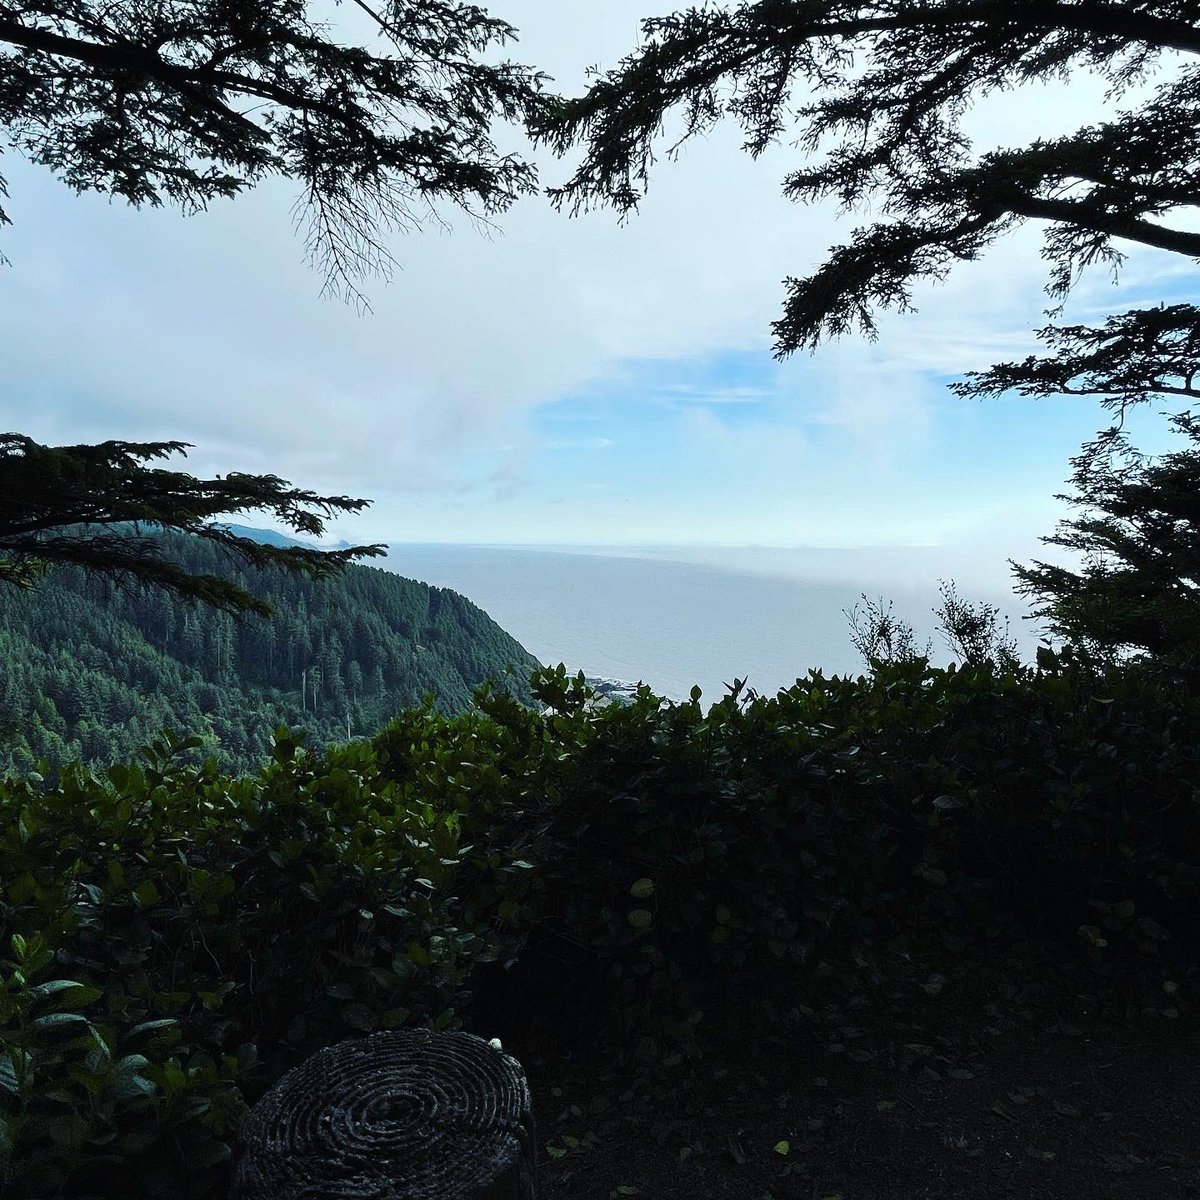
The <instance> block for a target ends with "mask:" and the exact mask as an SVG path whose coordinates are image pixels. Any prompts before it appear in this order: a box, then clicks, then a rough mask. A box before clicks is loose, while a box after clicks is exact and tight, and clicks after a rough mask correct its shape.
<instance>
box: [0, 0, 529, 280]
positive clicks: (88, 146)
mask: <svg viewBox="0 0 1200 1200" xmlns="http://www.w3.org/2000/svg"><path fill="white" fill-rule="evenodd" d="M513 33H514V30H513V29H512V28H511V27H510V26H509V25H507V24H506V23H505V22H503V21H500V20H497V19H495V18H494V17H490V16H488V14H487V13H486V12H485V11H484V10H483V9H482V8H479V7H477V6H476V5H473V4H467V3H461V2H460V0H384V2H383V3H382V4H381V5H375V4H373V3H368V2H367V0H353V3H352V4H350V5H346V6H344V7H343V9H342V10H341V11H340V12H339V11H338V10H337V9H336V8H330V7H328V6H323V5H318V4H316V3H312V2H308V0H255V2H254V3H252V4H251V3H241V2H237V0H235V2H233V3H229V2H227V0H158V2H156V3H153V4H144V3H139V2H138V0H111V2H107V0H106V2H104V3H101V2H100V0H31V2H24V3H20V4H16V5H13V4H8V3H0V129H3V130H4V131H6V133H7V136H8V140H9V142H10V143H11V144H12V145H13V146H14V147H15V148H16V149H17V150H18V152H20V153H21V154H23V155H24V156H25V157H26V158H29V159H30V160H32V161H33V162H35V163H40V164H42V165H44V166H46V167H48V168H49V169H50V170H51V171H53V172H54V173H55V174H56V175H57V176H58V177H59V178H60V179H61V180H62V181H63V182H64V183H66V184H67V185H68V186H69V187H72V188H74V189H75V191H77V192H84V191H99V192H104V193H107V194H109V195H112V196H119V197H121V198H123V199H124V200H127V201H128V202H129V203H131V204H134V205H143V204H149V205H161V204H164V203H171V204H175V205H178V206H179V207H180V208H182V209H183V210H184V211H187V212H194V211H196V210H198V209H203V208H205V207H206V206H207V205H208V204H209V202H210V201H212V200H214V199H218V198H221V197H229V196H236V195H237V194H238V193H240V192H242V191H244V190H245V189H246V188H249V187H252V186H253V185H255V184H256V183H259V182H261V181H262V180H263V179H266V178H268V177H271V176H277V177H282V178H284V179H288V180H291V181H292V182H293V183H295V184H296V185H297V188H298V192H299V196H298V200H297V207H296V216H297V218H298V221H299V223H300V224H301V225H302V226H303V227H304V229H305V232H306V237H307V249H308V253H309V256H310V258H311V259H312V260H313V261H314V263H315V264H316V265H318V266H319V267H320V268H321V269H322V270H323V272H324V274H325V278H326V280H327V281H328V283H329V284H330V285H331V286H332V287H333V288H334V289H335V290H339V291H342V292H345V293H347V294H349V295H352V296H357V297H359V298H361V295H360V293H359V290H358V283H359V281H360V280H361V278H362V277H363V276H364V274H371V273H375V272H382V273H384V274H387V273H388V272H389V271H390V269H391V267H392V265H393V259H392V253H391V251H390V249H389V247H388V244H387V237H388V235H389V234H390V233H392V232H395V231H401V230H407V229H412V228H415V227H418V226H419V225H420V224H421V222H422V221H423V220H425V219H428V218H430V217H432V218H434V219H435V220H436V219H438V218H437V212H436V209H435V208H434V205H435V203H436V202H438V201H446V202H448V203H450V204H451V205H453V206H456V207H457V208H459V209H460V210H463V211H465V212H467V213H468V214H470V215H471V216H473V217H476V218H479V219H482V220H486V219H487V218H488V216H489V215H490V214H494V213H497V212H500V211H502V210H503V209H504V208H506V207H507V206H508V205H509V204H510V203H511V202H512V201H513V199H514V198H515V197H516V196H518V195H520V194H521V193H522V192H529V191H531V190H533V187H534V173H533V169H532V167H531V166H530V165H529V164H528V163H526V162H524V161H523V160H522V159H521V158H520V157H519V156H516V155H513V154H510V153H507V152H505V151H503V150H501V149H500V148H499V147H498V146H497V144H496V141H495V140H494V137H493V122H494V121H496V120H497V119H499V120H520V119H522V118H524V117H525V115H526V114H527V113H529V112H530V111H532V109H533V108H534V107H535V106H536V105H537V103H538V102H539V91H540V86H541V82H542V77H541V76H540V75H539V74H538V73H536V72H534V71H532V70H531V69H530V68H528V67H524V66H520V65H518V64H515V63H513V62H510V61H506V60H500V59H498V58H496V57H495V55H494V50H495V48H496V47H498V46H500V45H503V43H505V42H506V41H508V40H509V39H510V38H511V37H512V36H513ZM4 194H5V192H4V183H3V180H2V179H0V199H3V196H4ZM6 220H7V218H6V216H5V214H4V211H3V209H2V208H0V223H3V222H5V221H6Z"/></svg>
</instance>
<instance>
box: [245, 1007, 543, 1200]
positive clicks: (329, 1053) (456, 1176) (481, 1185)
mask: <svg viewBox="0 0 1200 1200" xmlns="http://www.w3.org/2000/svg"><path fill="white" fill-rule="evenodd" d="M497 1046H498V1043H497V1044H495V1045H493V1044H491V1043H489V1042H485V1041H484V1040H483V1039H482V1038H478V1037H475V1036H474V1035H472V1034H469V1033H437V1032H434V1031H431V1030H427V1029H398V1030H391V1031H388V1032H385V1033H377V1034H373V1035H372V1036H370V1037H366V1038H356V1039H353V1040H351V1041H346V1042H340V1043H339V1044H338V1045H336V1046H330V1047H328V1048H326V1049H325V1050H321V1051H319V1052H318V1053H317V1054H314V1055H313V1056H312V1057H311V1058H309V1059H308V1060H306V1061H305V1062H303V1063H301V1064H300V1066H298V1067H296V1068H295V1070H293V1071H290V1072H289V1073H288V1074H287V1075H285V1076H284V1077H283V1078H282V1079H280V1080H279V1082H278V1083H276V1084H275V1086H274V1087H273V1088H271V1090H270V1091H269V1092H267V1093H266V1094H265V1095H264V1096H263V1097H262V1099H261V1100H259V1102H258V1103H257V1104H256V1105H255V1106H254V1108H253V1109H252V1110H251V1112H250V1115H249V1117H248V1118H247V1121H246V1124H245V1126H244V1127H243V1141H244V1149H243V1152H242V1156H241V1159H240V1161H239V1162H238V1165H237V1170H236V1173H235V1177H234V1186H233V1200H335V1198H336V1200H536V1196H537V1180H536V1152H537V1140H536V1134H535V1129H534V1120H533V1103H532V1100H531V1097H530V1094H529V1086H528V1084H527V1083H526V1081H525V1073H524V1071H523V1070H522V1068H521V1064H520V1063H519V1062H517V1061H516V1059H514V1058H511V1057H510V1056H509V1055H507V1054H505V1053H503V1051H501V1050H500V1049H498V1048H497Z"/></svg>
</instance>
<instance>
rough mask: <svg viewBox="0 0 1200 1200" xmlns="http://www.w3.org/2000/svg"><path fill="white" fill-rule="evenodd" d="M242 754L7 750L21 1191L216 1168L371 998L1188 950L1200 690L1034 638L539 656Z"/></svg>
mask: <svg viewBox="0 0 1200 1200" xmlns="http://www.w3.org/2000/svg"><path fill="white" fill-rule="evenodd" d="M533 687H534V691H535V694H536V695H537V697H538V699H539V700H540V702H541V704H542V706H543V711H541V712H537V711H533V710H530V709H528V708H525V707H523V706H522V705H520V704H518V703H516V702H515V701H514V700H512V699H511V698H510V697H508V696H506V695H503V694H498V693H495V692H493V691H491V690H488V689H483V690H481V691H480V692H479V693H478V694H477V708H476V710H475V711H473V712H471V713H468V714H465V715H463V716H459V717H454V718H448V717H444V716H441V715H439V714H438V713H436V712H434V711H433V710H432V708H430V707H428V706H427V707H425V708H422V709H415V710H409V711H406V712H404V713H402V714H400V716H399V717H397V719H396V720H395V721H394V722H393V723H392V724H391V725H390V726H389V727H388V728H386V729H385V730H384V731H383V732H382V733H381V734H380V735H379V736H378V737H377V738H376V739H374V741H373V743H356V744H353V745H349V746H345V747H341V748H338V749H334V750H331V751H328V752H327V753H325V754H324V755H321V756H317V755H312V754H309V753H307V752H305V751H304V750H303V749H302V747H301V745H300V743H299V739H297V738H295V737H293V736H292V735H290V734H288V733H287V732H286V731H283V730H280V731H278V732H277V734H276V739H275V747H274V752H273V759H272V762H271V763H270V764H269V765H268V766H267V767H266V768H264V769H263V770H262V771H260V772H259V773H258V774H257V775H253V776H247V777H243V778H230V777H228V776H225V775H222V774H220V773H219V772H218V771H217V770H216V769H215V767H214V766H213V765H212V764H211V763H210V764H207V765H204V766H199V767H197V766H191V765H186V764H185V763H184V762H183V761H182V759H181V755H183V754H184V753H186V752H187V750H188V749H189V748H191V747H192V746H193V743H192V742H187V741H180V740H178V739H174V738H170V737H167V738H164V739H163V740H161V741H160V742H159V743H157V744H156V745H155V746H154V747H152V748H151V750H150V751H149V752H148V755H147V759H146V762H145V763H144V764H142V765H136V766H116V767H113V768H111V769H110V770H108V771H107V772H106V773H105V774H103V775H97V774H94V773H92V772H89V771H86V770H83V769H81V768H79V767H69V768H66V769H64V770H63V771H62V772H61V773H60V774H59V775H58V776H57V777H52V778H41V777H39V776H37V775H32V774H31V775H30V776H29V777H27V778H26V779H24V780H21V781H12V780H10V781H8V782H6V783H3V784H0V948H2V949H0V953H3V954H5V955H7V957H6V958H4V959H0V1118H2V1119H3V1122H4V1123H3V1126H0V1164H2V1177H3V1184H2V1191H0V1196H3V1197H4V1200H8V1198H9V1197H13V1198H19V1200H43V1198H44V1197H51V1196H59V1195H81V1196H84V1195H86V1196H91V1197H108V1196H113V1197H115V1196H118V1195H119V1196H121V1197H126V1196H128V1197H133V1198H135V1200H140V1198H146V1200H149V1198H151V1197H154V1198H157V1197H160V1196H162V1195H163V1194H164V1192H166V1191H170V1192H172V1193H173V1194H178V1195H181V1196H184V1197H188V1196H193V1195H194V1196H197V1197H199V1196H202V1195H213V1194H218V1193H219V1192H220V1191H221V1189H222V1188H223V1187H224V1186H225V1183H226V1179H225V1175H224V1172H225V1171H226V1170H227V1166H226V1162H227V1159H228V1157H229V1155H230V1154H231V1152H232V1149H233V1148H234V1146H235V1144H236V1130H237V1123H238V1119H239V1114H240V1112H241V1111H242V1108H243V1106H244V1105H245V1104H247V1103H253V1101H254V1100H255V1099H256V1098H257V1097H258V1096H259V1095H260V1094H261V1093H262V1092H263V1091H264V1090H265V1088H266V1087H268V1086H269V1085H270V1084H271V1083H272V1082H273V1081H274V1080H275V1079H276V1078H277V1077H278V1076H279V1074H280V1073H281V1072H283V1071H284V1070H286V1069H287V1068H288V1067H290V1066H291V1065H293V1064H294V1063H296V1062H297V1061H299V1060H300V1059H301V1058H303V1057H305V1056H307V1055H308V1054H309V1053H311V1052H312V1051H314V1050H316V1049H317V1048H318V1047H320V1046H324V1045H327V1044H330V1043H332V1042H335V1041H338V1040H340V1039H342V1038H345V1037H349V1036H354V1035H356V1034H359V1033H365V1032H368V1031H371V1030H374V1029H378V1028H389V1027H395V1026H398V1025H403V1024H423V1025H429V1026H434V1027H445V1028H453V1027H456V1026H458V1025H459V1024H460V1023H465V1024H468V1025H469V1026H471V1027H473V1028H475V1029H476V1030H477V1031H478V1032H482V1033H485V1034H487V1035H488V1036H491V1035H493V1034H499V1035H500V1036H502V1037H504V1036H511V1034H513V1033H515V1032H518V1031H520V1030H521V1029H522V1027H528V1026H530V1025H531V1024H538V1025H539V1026H540V1028H541V1029H542V1030H544V1031H545V1032H547V1033H555V1034H558V1035H559V1036H560V1038H561V1041H562V1044H563V1045H564V1047H565V1048H571V1049H575V1048H582V1047H585V1046H587V1045H589V1044H591V1043H592V1042H594V1041H595V1040H597V1039H600V1038H602V1037H605V1036H607V1037H608V1039H609V1041H610V1045H611V1047H612V1048H613V1049H615V1050H616V1051H617V1052H621V1053H625V1052H631V1051H632V1052H635V1053H649V1054H656V1055H661V1054H664V1053H668V1052H671V1051H674V1050H677V1049H679V1048H680V1046H681V1045H684V1044H686V1043H688V1041H689V1040H694V1039H695V1037H696V1034H697V1033H698V1032H700V1033H702V1032H703V1030H704V1028H705V1026H706V1022H707V1020H708V1018H707V1017H706V1016H705V1015H704V1014H705V1013H711V1012H712V1010H713V1008H714V1006H718V1007H719V1006H721V1005H725V1010H726V1011H728V1007H729V1001H730V998H731V997H734V996H736V997H737V998H738V1003H739V1004H741V1003H742V1001H743V1000H753V1001H763V1002H765V1003H759V1004H757V1005H743V1007H746V1008H747V1009H748V1010H749V1011H753V1012H755V1013H756V1014H759V1015H763V1016H767V1017H769V1016H770V1015H771V1012H772V1004H773V1003H774V1002H776V1001H782V1002H783V1007H784V1008H785V1009H786V1008H787V1007H790V1006H792V1005H795V1004H797V1003H804V1002H805V989H806V988H809V987H812V986H815V985H816V983H818V982H819V981H820V980H821V979H822V978H825V977H834V978H836V977H837V975H838V973H839V972H842V971H849V970H851V968H850V967H848V966H847V964H853V963H854V962H855V960H856V959H858V958H860V957H861V956H862V955H863V954H866V955H867V958H866V959H864V960H863V961H868V960H869V959H870V958H871V956H872V953H873V951H874V950H875V949H877V948H879V947H885V948H886V947H901V948H902V949H904V950H905V951H911V952H912V953H914V954H918V953H919V954H946V953H950V954H958V953H960V952H964V951H967V950H971V951H978V950H980V949H982V948H985V947H988V946H1002V945H1005V944H1007V943H1017V942H1023V941H1026V940H1031V939H1032V940H1036V941H1037V942H1038V943H1039V944H1040V946H1042V947H1043V948H1046V949H1049V950H1050V951H1051V952H1052V953H1053V954H1054V955H1055V957H1056V958H1057V959H1058V960H1059V961H1060V962H1061V963H1062V964H1063V966H1064V967H1065V968H1067V969H1080V970H1084V971H1088V972H1089V973H1090V974H1089V978H1091V979H1092V981H1093V982H1095V981H1099V983H1100V985H1101V986H1102V987H1106V988H1115V987H1116V986H1117V984H1118V983H1119V981H1120V980H1121V979H1123V978H1129V979H1135V978H1137V977H1139V976H1141V977H1142V978H1143V979H1144V980H1145V981H1148V982H1150V983H1151V984H1153V985H1154V986H1156V987H1158V989H1159V993H1160V995H1161V985H1162V984H1168V985H1170V986H1169V988H1168V990H1169V991H1172V992H1173V994H1174V995H1175V996H1176V1002H1177V1003H1182V1002H1184V1001H1185V1000H1186V998H1187V997H1188V996H1189V995H1190V994H1191V991H1192V990H1194V989H1193V988H1192V987H1191V985H1194V984H1195V983H1196V982H1197V975H1198V972H1197V951H1198V950H1200V946H1198V944H1197V932H1196V931H1197V929H1200V919H1198V918H1200V785H1198V784H1197V780H1200V761H1198V759H1200V693H1198V692H1197V690H1196V688H1195V686H1194V680H1193V679H1192V678H1191V677H1190V676H1188V675H1186V674H1184V673H1179V672H1172V671H1167V670H1159V669H1151V668H1149V667H1145V666H1137V665H1125V666H1122V667H1105V668H1097V667H1093V666H1089V665H1088V664H1086V663H1084V662H1080V661H1074V660H1070V659H1065V658H1064V659H1060V658H1056V657H1054V656H1052V655H1043V656H1042V657H1041V661H1040V664H1039V666H1038V667H1037V668H1036V669H1032V668H1025V667H1020V666H1018V665H1016V664H1014V663H1012V662H1008V663H1005V664H1002V665H996V664H995V663H994V662H992V661H989V660H985V661H982V662H978V663H975V664H971V665H968V666H965V667H962V668H949V669H946V670H939V669H934V668H931V667H930V666H929V664H928V662H926V661H924V660H921V659H914V660H908V661H902V662H895V663H890V664H889V663H884V662H882V661H880V662H878V663H877V664H876V665H875V668H874V669H873V671H872V672H871V674H870V675H867V676H861V677H859V678H856V679H843V678H837V677H835V678H831V679H826V678H824V676H822V675H821V674H820V673H819V672H812V673H810V674H809V675H808V676H807V677H806V678H804V679H802V680H798V681H797V683H796V685H795V686H794V687H793V688H790V689H788V690H787V691H784V692H781V693H779V694H778V695H777V696H774V697H760V696H755V695H754V694H752V693H750V694H747V695H743V694H742V692H741V689H740V687H735V688H734V689H733V691H732V692H731V693H730V694H729V695H728V696H726V697H725V698H724V699H722V700H721V701H720V702H719V703H717V704H715V705H713V706H712V707H711V708H709V709H708V711H707V712H706V711H705V710H704V709H703V707H702V706H701V704H700V695H699V693H698V692H697V693H694V694H693V697H692V698H691V699H690V700H689V701H687V702H684V703H679V704H676V703H671V702H668V701H664V700H661V699H660V698H658V697H657V696H655V695H653V694H652V693H651V692H650V691H648V690H646V689H642V690H641V691H640V692H639V693H638V694H637V695H636V696H635V697H634V699H633V701H632V703H630V704H628V705H624V706H617V705H612V706H608V707H598V706H597V705H595V704H594V703H593V702H592V701H593V699H594V698H593V697H592V695H591V693H590V692H589V690H588V688H587V687H586V685H585V683H584V681H583V678H582V676H579V677H576V678H570V677H568V676H567V674H566V672H565V671H564V670H563V669H562V668H561V667H560V668H558V669H556V670H553V671H545V672H541V673H540V674H539V675H537V676H535V677H534V681H533Z"/></svg>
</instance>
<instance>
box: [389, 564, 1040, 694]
mask: <svg viewBox="0 0 1200 1200" xmlns="http://www.w3.org/2000/svg"><path fill="white" fill-rule="evenodd" d="M858 553H859V552H845V554H842V555H841V556H840V557H839V552H836V551H826V552H821V551H816V552H812V553H809V554H805V553H802V552H787V551H785V552H769V551H755V550H724V549H715V550H703V549H702V548H694V547H658V548H653V549H650V550H647V549H645V548H638V549H637V550H636V551H627V552H625V553H621V552H619V551H614V550H612V549H605V550H604V551H598V550H596V549H594V548H573V549H561V548H556V549H553V550H547V549H542V548H529V547H502V546H465V545H429V544H393V545H391V546H390V547H389V554H388V557H387V559H386V560H383V559H379V560H376V563H375V565H379V566H383V567H385V569H387V570H390V571H395V572H396V573H397V574H399V575H405V576H408V577H409V578H412V579H419V580H421V581H423V582H426V583H430V584H434V585H435V586H437V587H446V588H452V589H453V590H454V591H457V592H461V593H462V594H463V595H464V596H466V597H468V599H470V600H472V601H473V602H474V603H476V604H478V605H479V606H480V607H481V608H482V609H484V610H485V611H486V612H487V613H488V614H489V615H490V616H491V617H492V618H493V620H495V621H496V622H498V623H499V624H500V625H501V626H502V627H503V628H504V629H505V630H507V631H508V632H509V633H511V634H512V636H513V637H515V638H516V639H517V640H518V641H519V642H520V643H521V644H522V645H523V646H525V647H526V649H528V650H529V651H530V652H531V653H532V654H534V655H536V657H537V658H538V659H539V660H540V661H542V662H543V663H546V664H547V665H551V666H553V665H556V664H558V663H560V662H561V663H564V664H565V665H566V667H567V668H568V669H569V670H570V671H571V672H575V671H579V670H582V671H583V672H584V673H585V674H587V675H589V676H599V677H602V678H606V679H617V680H621V681H623V682H627V683H637V682H644V683H646V684H648V685H649V686H650V687H651V688H653V689H654V690H655V691H656V692H658V693H659V694H661V695H665V696H669V697H671V698H672V699H676V700H679V699H683V698H685V697H686V696H687V694H688V692H689V691H690V689H691V688H692V686H693V685H696V684H698V685H699V686H700V688H701V690H702V692H703V695H704V699H705V700H706V701H708V702H710V703H711V702H713V701H716V700H719V699H720V698H721V696H723V695H724V694H725V692H726V691H727V688H728V685H729V684H730V683H731V682H732V681H733V680H734V679H735V678H738V679H744V680H746V683H747V686H748V687H751V688H754V689H755V690H756V691H758V692H759V693H761V694H772V695H773V694H774V693H775V692H776V691H778V690H779V689H780V688H785V687H789V686H791V684H793V683H794V682H795V681H796V679H797V677H799V676H803V675H806V674H807V673H808V671H809V669H810V668H819V669H820V670H822V671H824V672H825V674H826V675H830V674H834V673H836V674H843V675H844V674H860V673H861V672H862V671H863V670H864V669H865V664H864V662H863V661H862V659H861V658H860V657H859V655H858V653H857V652H856V651H855V649H854V646H853V645H852V643H851V639H850V626H849V622H848V620H847V617H846V616H845V611H846V610H849V609H851V608H853V607H854V605H855V603H856V602H857V601H859V599H860V596H861V594H862V593H864V592H865V593H866V594H867V595H868V596H869V597H870V598H871V599H872V600H876V599H879V598H881V597H882V598H883V599H885V600H889V599H890V600H891V601H893V603H894V609H893V612H894V614H895V615H896V616H898V617H901V618H903V619H904V620H906V621H908V622H909V623H910V624H911V625H912V626H913V627H914V628H915V629H916V631H917V632H918V634H919V635H920V637H921V641H922V643H923V642H924V640H925V638H926V637H931V638H933V641H934V647H933V658H934V660H935V661H943V662H944V661H949V657H950V656H949V653H948V652H947V651H946V650H945V648H944V646H942V644H941V643H940V642H939V640H938V638H937V635H936V633H935V626H936V621H935V620H934V618H933V615H932V609H933V608H934V606H935V605H936V604H937V603H938V600H939V596H938V592H937V585H936V576H934V575H928V572H927V571H926V570H925V568H924V567H922V566H921V565H920V560H921V555H920V554H913V553H909V552H891V551H889V552H888V553H889V554H892V558H891V559H890V560H887V559H886V557H885V558H880V556H879V555H878V554H872V555H871V556H870V557H869V562H870V564H871V566H872V567H873V568H874V569H873V570H870V571H866V572H864V571H863V560H862V559H861V556H860V557H859V558H855V557H854V555H855V554H858ZM635 554H636V556H635ZM846 554H849V555H850V557H846ZM697 558H701V559H706V560H707V561H688V559H697ZM914 564H915V565H914ZM926 577H927V578H928V579H929V582H928V583H924V582H921V581H922V580H923V579H924V578H926ZM960 594H962V595H963V597H964V598H965V599H968V600H972V601H975V600H979V599H987V600H989V601H992V602H995V603H999V604H1000V605H1001V607H1002V609H1003V610H1004V611H1007V612H1010V613H1011V614H1012V615H1013V618H1014V619H1013V620H1012V632H1013V633H1014V634H1015V635H1016V636H1017V640H1018V643H1019V645H1020V648H1021V651H1022V653H1023V654H1024V655H1026V656H1030V657H1031V656H1032V653H1033V647H1034V646H1035V645H1036V641H1037V639H1036V637H1034V636H1033V635H1032V633H1031V632H1030V630H1029V628H1028V623H1023V622H1022V621H1021V620H1020V619H1019V618H1020V615H1021V613H1022V612H1023V611H1024V610H1023V609H1022V607H1021V606H1020V604H1019V603H1018V602H1017V601H1016V600H1015V599H1014V597H1013V596H1012V595H1011V593H1008V594H1007V595H1006V594H1003V592H1000V594H997V595H980V594H977V593H971V592H969V591H967V590H965V589H963V588H961V587H960Z"/></svg>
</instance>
